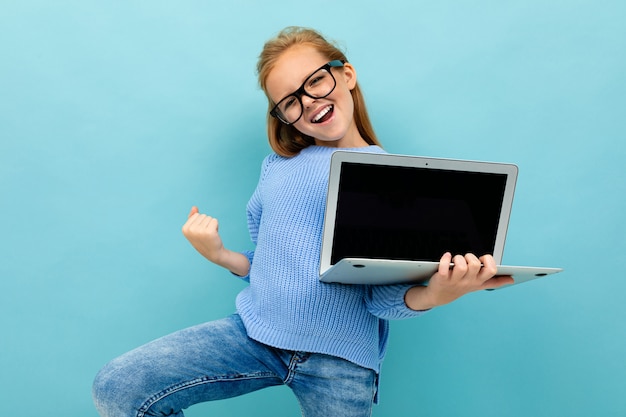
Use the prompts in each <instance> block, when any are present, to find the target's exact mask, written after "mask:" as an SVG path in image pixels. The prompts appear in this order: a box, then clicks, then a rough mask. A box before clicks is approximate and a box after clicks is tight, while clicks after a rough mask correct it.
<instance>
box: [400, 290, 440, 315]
mask: <svg viewBox="0 0 626 417" xmlns="http://www.w3.org/2000/svg"><path fill="white" fill-rule="evenodd" d="M404 303H405V304H406V306H407V307H408V308H410V309H411V310H416V311H422V310H430V309H432V308H435V307H438V306H439V304H437V303H436V302H435V300H433V299H432V297H431V291H429V289H428V287H427V286H424V285H416V286H415V287H411V288H409V289H408V290H407V292H406V293H405V295H404Z"/></svg>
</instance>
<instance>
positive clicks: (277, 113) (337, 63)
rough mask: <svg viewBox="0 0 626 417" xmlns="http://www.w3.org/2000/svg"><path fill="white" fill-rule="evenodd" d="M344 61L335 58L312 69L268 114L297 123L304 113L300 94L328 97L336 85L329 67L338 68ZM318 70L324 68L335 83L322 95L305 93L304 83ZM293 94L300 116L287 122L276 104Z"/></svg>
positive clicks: (283, 121)
mask: <svg viewBox="0 0 626 417" xmlns="http://www.w3.org/2000/svg"><path fill="white" fill-rule="evenodd" d="M345 63H346V61H344V60H343V59H335V60H333V61H330V62H327V63H325V64H324V65H322V66H321V67H319V68H318V69H316V70H315V71H313V72H312V73H311V75H309V76H308V77H306V80H304V82H303V83H302V85H301V86H300V88H298V89H297V90H296V91H294V92H293V93H291V94H287V95H286V96H285V97H283V98H282V99H281V100H280V101H279V102H278V103H276V105H275V106H274V107H273V108H272V110H270V115H271V116H272V117H275V118H277V119H278V120H280V121H281V122H282V123H284V124H286V125H292V124H294V123H297V122H298V120H300V118H301V117H302V115H303V114H304V104H302V96H303V95H305V96H308V97H311V98H316V99H317V98H324V97H328V96H329V95H330V94H331V93H332V92H333V91H335V87H337V79H335V76H334V75H333V73H332V72H331V70H330V69H331V68H338V67H343V65H344V64H345ZM320 70H326V71H327V72H328V73H329V74H330V76H331V77H332V79H333V81H334V83H335V85H334V86H333V88H331V89H330V91H329V92H328V93H327V94H325V95H323V96H314V95H312V94H309V93H307V91H306V90H305V88H304V86H305V85H306V83H307V82H309V80H310V79H311V77H312V76H313V75H315V74H316V73H317V72H318V71H320ZM291 96H294V97H295V98H296V99H297V100H298V103H299V104H300V116H298V118H297V119H296V120H294V121H293V122H288V121H286V120H283V118H282V117H280V114H281V112H280V110H278V106H279V105H280V103H282V102H283V101H285V100H287V99H288V98H289V97H291Z"/></svg>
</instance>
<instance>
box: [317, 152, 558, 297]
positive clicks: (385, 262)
mask: <svg viewBox="0 0 626 417" xmlns="http://www.w3.org/2000/svg"><path fill="white" fill-rule="evenodd" d="M517 173H518V168H517V166H515V165H513V164H507V163H494V162H481V161H466V160H455V159H442V158H427V157H419V156H407V155H394V154H375V153H363V152H350V151H336V152H335V153H333V155H332V158H331V164H330V176H329V184H328V197H327V200H326V212H325V216H324V228H323V236H322V248H321V259H320V280H321V281H323V282H329V283H342V284H370V285H385V284H400V283H424V284H425V283H427V281H428V280H429V279H430V277H432V275H433V274H434V273H435V272H437V269H438V267H439V259H440V258H441V256H442V255H443V254H444V253H445V252H451V253H452V254H453V255H455V254H462V255H464V254H466V253H474V254H475V255H476V256H478V257H480V256H482V255H484V254H491V255H493V257H494V260H495V261H496V264H497V265H498V275H511V276H513V279H514V280H515V284H520V283H523V282H527V281H531V280H534V279H536V278H540V277H546V276H549V275H552V274H555V273H558V272H560V271H562V269H561V268H547V267H545V268H544V267H531V266H508V265H501V262H502V255H503V252H504V244H505V238H506V233H507V228H508V223H509V217H510V214H511V207H512V204H513V194H514V191H515V183H516V180H517ZM451 266H452V265H451ZM515 284H511V285H515ZM506 286H507V287H508V286H510V285H506ZM501 288H504V287H501Z"/></svg>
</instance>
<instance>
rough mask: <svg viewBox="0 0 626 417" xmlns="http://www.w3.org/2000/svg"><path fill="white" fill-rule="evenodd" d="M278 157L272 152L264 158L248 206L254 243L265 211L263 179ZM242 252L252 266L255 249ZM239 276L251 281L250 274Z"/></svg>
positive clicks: (251, 237)
mask: <svg viewBox="0 0 626 417" xmlns="http://www.w3.org/2000/svg"><path fill="white" fill-rule="evenodd" d="M277 157H278V155H276V154H272V155H268V156H267V157H266V158H265V159H264V160H263V164H262V166H261V174H260V176H259V183H258V184H257V187H256V189H255V190H254V193H253V194H252V196H251V197H250V200H249V201H248V206H247V207H246V215H247V218H248V232H249V233H250V239H251V240H252V243H254V244H255V245H256V242H257V238H258V235H259V226H260V224H261V214H262V213H263V203H262V198H261V189H262V186H263V180H264V179H265V176H266V174H267V171H268V169H269V166H270V165H271V163H272V161H274V160H275V159H276V158H277ZM241 253H242V254H243V255H244V256H246V257H247V258H248V261H249V262H250V266H252V262H253V259H254V251H253V250H248V251H243V252H241ZM239 278H241V279H243V280H244V281H247V282H250V275H249V274H248V275H246V276H245V277H239Z"/></svg>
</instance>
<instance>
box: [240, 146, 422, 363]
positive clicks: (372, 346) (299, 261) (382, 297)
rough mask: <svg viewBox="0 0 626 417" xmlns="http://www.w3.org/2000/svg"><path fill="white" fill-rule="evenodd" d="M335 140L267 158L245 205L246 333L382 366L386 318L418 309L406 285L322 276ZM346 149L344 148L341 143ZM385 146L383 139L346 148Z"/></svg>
mask: <svg viewBox="0 0 626 417" xmlns="http://www.w3.org/2000/svg"><path fill="white" fill-rule="evenodd" d="M335 150H336V148H330V147H325V146H310V147H308V148H305V149H304V150H302V151H301V152H300V153H299V154H298V155H297V156H294V157H292V158H285V157H281V156H278V155H276V154H272V155H269V156H268V157H267V158H265V160H264V161H263V166H262V170H261V176H260V179H259V183H258V186H257V188H256V190H255V192H254V194H253V195H252V197H251V198H250V201H249V203H248V207H247V213H248V228H249V230H250V236H251V238H252V241H253V242H254V243H255V244H256V249H255V250H254V251H253V252H252V251H251V252H245V254H246V255H247V256H248V258H249V259H250V263H251V268H250V273H249V275H248V276H246V277H244V279H246V280H247V281H249V283H250V285H249V286H247V287H246V288H245V289H244V290H243V291H241V293H240V294H239V295H238V296H237V311H238V313H239V315H240V316H241V318H242V320H243V322H244V324H245V326H246V329H247V331H248V335H249V336H250V337H251V338H253V339H255V340H258V341H259V342H262V343H265V344H267V345H270V346H274V347H278V348H281V349H287V350H295V351H305V352H315V353H324V354H329V355H333V356H337V357H341V358H344V359H347V360H349V361H351V362H354V363H357V364H359V365H361V366H364V367H366V368H370V369H373V370H375V371H376V372H379V371H380V365H381V363H382V360H383V358H384V355H385V350H386V345H387V338H388V334H389V323H388V322H387V319H401V318H408V317H415V316H418V315H420V314H422V313H423V312H418V311H413V310H411V309H409V308H408V307H407V306H406V304H405V303H404V294H405V292H406V291H407V289H408V288H409V287H410V286H408V285H389V286H365V285H341V284H326V283H322V282H320V281H319V279H318V277H319V263H320V248H321V242H322V225H323V219H324V210H325V202H326V193H327V187H328V172H329V168H330V157H331V155H332V153H333V152H334V151H335ZM343 150H346V149H343ZM349 150H352V151H360V152H374V153H384V152H385V151H383V150H382V149H381V148H379V147H378V146H369V147H365V148H356V149H349Z"/></svg>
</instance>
